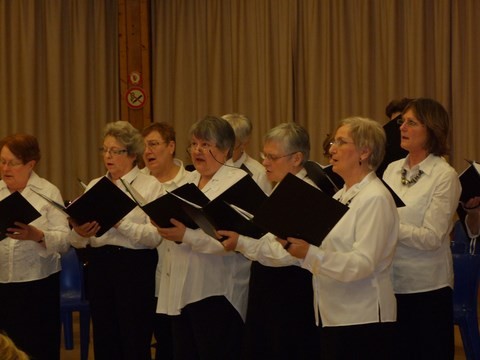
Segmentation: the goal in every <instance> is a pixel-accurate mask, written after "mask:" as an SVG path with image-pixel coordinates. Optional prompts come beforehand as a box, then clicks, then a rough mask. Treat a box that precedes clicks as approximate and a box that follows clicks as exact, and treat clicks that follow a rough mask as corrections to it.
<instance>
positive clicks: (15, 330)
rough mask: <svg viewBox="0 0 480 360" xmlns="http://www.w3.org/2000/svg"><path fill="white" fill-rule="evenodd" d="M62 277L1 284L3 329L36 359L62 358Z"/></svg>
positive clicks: (0, 306)
mask: <svg viewBox="0 0 480 360" xmlns="http://www.w3.org/2000/svg"><path fill="white" fill-rule="evenodd" d="M59 274H60V273H55V274H52V275H50V276H49V277H47V278H45V279H41V280H35V281H28V282H19V283H8V284H0V329H1V330H2V331H3V332H5V333H7V335H8V336H10V337H11V339H12V340H13V342H14V343H15V344H16V345H17V347H19V348H20V349H22V350H23V351H25V352H26V353H27V354H29V355H30V357H31V358H32V359H34V360H58V359H60V330H61V323H60V275H59ZM0 355H1V354H0ZM0 357H1V356H0Z"/></svg>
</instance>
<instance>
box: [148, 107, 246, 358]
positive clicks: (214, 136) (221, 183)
mask: <svg viewBox="0 0 480 360" xmlns="http://www.w3.org/2000/svg"><path fill="white" fill-rule="evenodd" d="M234 144H235V135H234V133H233V129H232V127H231V126H230V125H229V124H228V122H227V121H226V120H224V119H221V118H217V117H212V116H208V117H206V118H204V119H201V120H199V121H197V122H195V123H194V124H193V125H192V127H191V128H190V145H189V147H188V150H189V153H190V155H191V159H192V162H193V165H194V166H195V169H196V170H195V171H193V173H192V177H191V182H192V183H194V184H195V185H197V186H198V187H199V189H201V190H202V192H203V193H204V194H205V195H206V196H207V197H208V198H209V199H214V198H216V197H217V196H218V195H220V194H221V193H222V192H224V191H225V190H226V189H228V188H229V187H231V186H232V185H233V184H235V183H236V182H237V181H238V180H240V179H241V178H242V177H244V176H248V174H247V173H246V172H245V171H243V170H240V169H237V168H234V167H228V166H225V165H223V164H224V163H225V162H226V161H227V160H228V159H229V158H230V157H231V155H232V151H233V146H234ZM171 222H172V226H173V227H171V228H159V229H158V231H159V232H160V234H161V235H162V236H163V238H165V239H168V240H170V241H172V244H171V246H170V247H169V248H170V251H167V252H166V254H165V257H164V259H163V268H162V274H161V280H160V289H159V292H158V305H157V312H158V313H163V314H169V315H176V316H173V318H172V324H173V340H174V357H175V359H237V358H239V355H240V348H241V343H242V334H243V322H244V319H245V313H246V307H247V295H248V280H249V276H250V261H248V260H247V259H245V258H244V257H243V256H242V255H241V254H237V253H233V252H227V251H225V249H224V248H223V246H222V243H221V242H220V241H218V240H217V239H214V238H212V237H210V236H208V235H206V234H205V233H204V232H203V231H202V230H200V229H196V230H193V229H189V228H186V227H185V226H184V225H183V224H182V223H180V222H178V221H176V220H175V219H172V220H171ZM173 241H175V242H173ZM167 249H168V248H167Z"/></svg>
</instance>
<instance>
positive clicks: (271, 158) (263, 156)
mask: <svg viewBox="0 0 480 360" xmlns="http://www.w3.org/2000/svg"><path fill="white" fill-rule="evenodd" d="M297 152H299V151H294V152H292V153H290V154H286V155H272V154H265V153H263V152H261V153H260V158H261V159H262V160H268V161H272V162H274V161H277V160H278V159H281V158H284V157H287V156H292V155H293V154H296V153H297Z"/></svg>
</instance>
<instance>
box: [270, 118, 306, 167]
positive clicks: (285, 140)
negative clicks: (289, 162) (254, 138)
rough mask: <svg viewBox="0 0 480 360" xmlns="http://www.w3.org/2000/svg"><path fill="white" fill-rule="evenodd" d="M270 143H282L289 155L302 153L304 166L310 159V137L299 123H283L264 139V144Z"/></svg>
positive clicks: (271, 130)
mask: <svg viewBox="0 0 480 360" xmlns="http://www.w3.org/2000/svg"><path fill="white" fill-rule="evenodd" d="M268 141H275V142H279V143H281V144H282V147H283V149H284V150H285V151H286V152H287V153H293V152H301V153H302V154H303V160H302V166H303V165H304V164H305V163H306V162H307V160H308V159H309V157H310V136H309V135H308V132H307V130H306V129H305V128H304V127H303V126H300V125H298V124H297V123H294V122H288V123H282V124H280V125H277V126H275V127H274V128H272V129H270V130H269V131H268V132H267V133H266V134H265V137H264V142H268Z"/></svg>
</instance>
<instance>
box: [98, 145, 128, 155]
mask: <svg viewBox="0 0 480 360" xmlns="http://www.w3.org/2000/svg"><path fill="white" fill-rule="evenodd" d="M98 150H99V151H100V153H101V154H103V155H105V154H107V153H108V154H109V155H112V156H118V155H122V154H126V153H127V152H128V150H127V149H116V148H110V149H107V148H104V147H101V148H99V149H98Z"/></svg>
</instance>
